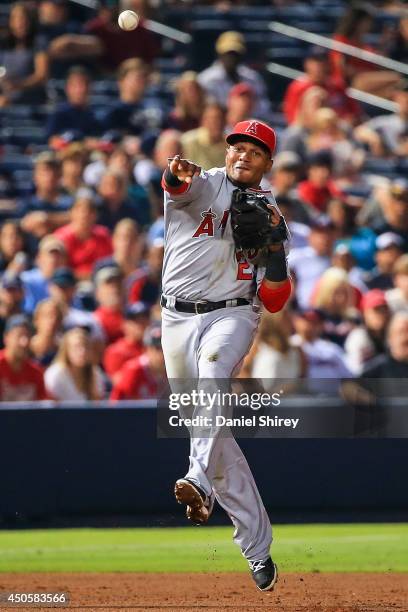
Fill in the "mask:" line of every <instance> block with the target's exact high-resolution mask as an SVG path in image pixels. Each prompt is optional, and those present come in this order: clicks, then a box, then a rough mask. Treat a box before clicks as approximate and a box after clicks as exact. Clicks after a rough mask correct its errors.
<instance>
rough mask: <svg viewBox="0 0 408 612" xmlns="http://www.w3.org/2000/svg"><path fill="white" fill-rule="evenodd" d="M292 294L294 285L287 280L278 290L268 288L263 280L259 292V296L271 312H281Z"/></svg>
mask: <svg viewBox="0 0 408 612" xmlns="http://www.w3.org/2000/svg"><path fill="white" fill-rule="evenodd" d="M291 292H292V284H291V282H290V279H289V278H287V279H286V281H285V283H284V284H283V285H281V286H280V287H277V288H276V289H272V288H270V287H267V286H266V283H265V281H264V280H263V281H262V283H261V286H260V287H259V290H258V296H259V298H260V300H261V301H262V304H263V305H264V306H265V308H266V310H268V311H269V312H279V310H282V308H283V307H284V305H285V304H286V302H287V301H288V299H289V296H290V294H291Z"/></svg>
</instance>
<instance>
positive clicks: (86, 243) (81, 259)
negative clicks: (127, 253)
mask: <svg viewBox="0 0 408 612" xmlns="http://www.w3.org/2000/svg"><path fill="white" fill-rule="evenodd" d="M95 222H96V204H95V200H94V199H93V197H92V196H91V194H90V192H89V193H88V192H87V191H84V192H81V191H80V192H79V194H78V198H77V200H76V201H75V203H74V205H73V207H72V210H71V222H70V223H68V224H67V225H64V226H63V227H61V228H59V229H58V230H57V231H56V232H55V235H56V236H57V238H59V239H60V240H62V242H63V243H64V244H65V247H66V250H67V255H68V261H69V266H70V267H71V268H72V269H73V271H74V273H75V275H76V276H77V277H78V278H86V279H87V278H89V277H90V275H91V273H92V268H93V266H94V265H95V263H96V262H97V261H98V259H102V258H103V257H108V256H109V255H111V254H112V240H111V237H110V234H109V230H107V229H106V228H105V227H103V226H101V225H95Z"/></svg>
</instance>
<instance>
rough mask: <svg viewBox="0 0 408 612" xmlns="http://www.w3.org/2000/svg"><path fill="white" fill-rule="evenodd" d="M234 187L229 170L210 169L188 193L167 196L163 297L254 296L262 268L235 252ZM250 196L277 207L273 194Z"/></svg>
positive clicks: (196, 179) (217, 298)
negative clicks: (232, 219) (232, 210)
mask: <svg viewBox="0 0 408 612" xmlns="http://www.w3.org/2000/svg"><path fill="white" fill-rule="evenodd" d="M265 183H266V186H268V183H267V181H265ZM261 187H264V185H263V184H261ZM236 188H237V187H236V186H235V185H234V184H233V183H232V182H231V181H230V180H229V179H228V177H227V174H226V170H225V168H212V169H211V170H208V171H202V172H201V174H200V175H199V176H195V177H194V178H193V180H192V182H191V184H190V186H189V188H188V190H187V191H185V192H184V193H180V194H175V195H173V194H170V193H169V192H168V191H165V196H164V197H165V199H164V202H165V208H164V219H165V243H166V245H165V252H164V263H163V294H164V295H166V296H175V297H177V298H180V299H185V300H191V301H196V300H207V301H211V302H217V301H220V300H225V299H235V298H246V299H252V298H253V297H254V296H255V295H256V289H257V286H258V287H259V284H260V282H261V280H262V278H263V275H264V268H257V267H256V266H255V265H254V263H251V259H254V258H255V257H256V255H257V253H256V251H252V252H247V253H246V254H245V253H244V252H242V251H237V250H236V248H235V244H234V239H233V236H232V229H231V223H230V218H229V216H230V205H231V195H232V192H233V191H234V189H236ZM248 191H251V190H248ZM252 191H256V192H257V193H262V195H264V196H265V197H267V198H268V199H269V200H270V202H271V203H272V204H275V200H274V198H273V196H272V193H271V191H270V190H268V189H265V190H264V189H262V190H252ZM275 205H276V204H275Z"/></svg>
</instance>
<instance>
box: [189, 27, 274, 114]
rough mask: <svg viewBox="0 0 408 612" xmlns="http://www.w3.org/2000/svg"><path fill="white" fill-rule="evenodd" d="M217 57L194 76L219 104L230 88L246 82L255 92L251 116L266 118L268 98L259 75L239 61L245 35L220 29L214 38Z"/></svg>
mask: <svg viewBox="0 0 408 612" xmlns="http://www.w3.org/2000/svg"><path fill="white" fill-rule="evenodd" d="M215 49H216V51H217V55H218V59H217V60H216V61H215V62H214V63H213V64H212V65H211V66H210V67H209V68H206V69H205V70H204V71H203V72H201V73H200V74H199V76H198V82H199V83H200V85H201V86H202V87H204V89H205V90H206V91H207V93H208V94H209V95H211V96H212V97H214V98H215V99H216V101H217V102H218V103H219V104H222V105H224V106H225V105H226V103H227V99H228V94H229V92H230V89H231V88H232V87H233V86H234V85H236V84H237V83H240V82H243V83H248V85H250V86H251V87H252V89H253V90H254V92H255V96H256V101H257V102H256V106H255V109H254V116H255V117H256V118H259V119H268V116H269V113H270V111H271V105H270V101H269V99H268V94H267V90H266V85H265V82H264V80H263V78H262V77H261V76H260V74H258V72H256V71H255V70H252V68H249V67H248V66H246V65H245V64H243V63H242V60H243V58H244V55H245V53H246V45H245V39H244V37H243V35H242V34H241V33H240V32H233V31H231V32H223V33H222V34H221V36H219V38H218V39H217V41H216V44H215Z"/></svg>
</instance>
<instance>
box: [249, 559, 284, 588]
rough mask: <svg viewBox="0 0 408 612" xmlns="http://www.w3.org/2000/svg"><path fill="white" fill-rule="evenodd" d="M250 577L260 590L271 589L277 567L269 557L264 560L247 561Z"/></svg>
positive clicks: (276, 576)
mask: <svg viewBox="0 0 408 612" xmlns="http://www.w3.org/2000/svg"><path fill="white" fill-rule="evenodd" d="M248 563H249V569H250V570H251V575H252V578H253V579H254V581H255V584H256V586H257V588H258V589H259V590H260V591H273V587H274V586H275V584H276V582H277V580H278V568H277V566H276V565H275V563H274V562H273V561H272V559H271V558H270V557H268V558H267V559H266V561H248Z"/></svg>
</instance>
